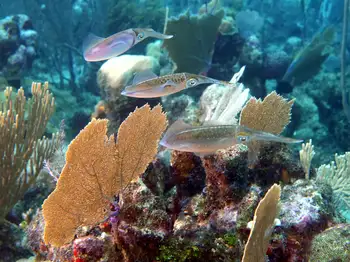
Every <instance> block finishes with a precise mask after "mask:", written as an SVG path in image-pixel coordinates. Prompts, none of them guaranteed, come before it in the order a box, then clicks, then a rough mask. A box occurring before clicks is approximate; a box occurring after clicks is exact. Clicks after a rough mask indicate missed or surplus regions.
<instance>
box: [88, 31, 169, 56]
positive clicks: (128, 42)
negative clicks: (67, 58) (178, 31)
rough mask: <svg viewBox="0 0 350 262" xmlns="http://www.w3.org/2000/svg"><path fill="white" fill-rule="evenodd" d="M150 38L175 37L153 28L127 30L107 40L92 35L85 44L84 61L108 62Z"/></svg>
mask: <svg viewBox="0 0 350 262" xmlns="http://www.w3.org/2000/svg"><path fill="white" fill-rule="evenodd" d="M148 37H154V38H157V39H170V38H172V37H173V36H172V35H165V34H161V33H158V32H156V31H154V30H153V29H151V28H133V29H127V30H124V31H121V32H119V33H116V34H114V35H111V36H109V37H107V38H103V37H98V36H96V35H94V34H92V33H90V34H89V35H88V36H87V37H86V38H85V40H84V43H83V54H84V59H85V60H86V61H89V62H96V61H102V60H107V59H109V58H112V57H115V56H118V55H121V54H123V53H125V52H126V51H128V50H129V49H130V48H132V47H133V46H134V45H136V44H137V43H139V42H141V41H143V40H144V39H146V38H148Z"/></svg>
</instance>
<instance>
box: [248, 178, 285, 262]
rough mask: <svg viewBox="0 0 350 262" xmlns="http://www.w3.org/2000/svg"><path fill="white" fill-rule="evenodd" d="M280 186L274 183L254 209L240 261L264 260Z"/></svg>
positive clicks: (261, 261)
mask: <svg viewBox="0 0 350 262" xmlns="http://www.w3.org/2000/svg"><path fill="white" fill-rule="evenodd" d="M280 196H281V187H280V186H278V185H276V184H274V185H273V186H272V187H271V188H270V189H269V191H267V193H266V195H265V197H264V198H263V199H262V200H261V201H260V202H259V205H258V207H257V208H256V210H255V214H254V221H253V228H252V230H251V231H250V235H249V239H248V242H247V244H246V246H245V249H244V255H243V259H242V262H264V261H265V254H266V250H267V247H268V244H269V241H270V237H271V233H272V231H273V227H274V221H275V218H276V217H277V215H278V212H279V207H278V202H279V199H280Z"/></svg>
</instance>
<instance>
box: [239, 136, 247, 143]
mask: <svg viewBox="0 0 350 262" xmlns="http://www.w3.org/2000/svg"><path fill="white" fill-rule="evenodd" d="M237 140H238V141H239V142H247V140H248V139H247V137H246V136H239V137H237Z"/></svg>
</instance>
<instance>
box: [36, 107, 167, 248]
mask: <svg viewBox="0 0 350 262" xmlns="http://www.w3.org/2000/svg"><path fill="white" fill-rule="evenodd" d="M107 125H108V120H95V119H93V120H92V121H91V122H90V123H89V124H88V125H87V126H86V127H85V128H84V129H83V130H82V131H81V132H80V133H79V135H78V136H77V137H76V138H75V139H74V140H73V141H72V142H71V143H70V145H69V147H68V150H67V153H66V164H65V166H64V168H63V170H62V173H61V175H60V178H59V180H58V182H57V186H56V189H55V190H54V191H53V192H52V193H51V195H50V196H49V197H48V198H47V199H46V200H45V202H44V204H43V216H44V219H45V231H44V240H45V242H46V243H50V244H51V245H53V246H62V245H63V244H65V243H68V242H70V241H71V240H72V239H73V237H74V234H75V231H76V229H77V228H78V227H79V226H83V225H85V226H94V225H96V224H97V223H99V222H102V221H104V220H105V219H106V218H108V217H109V216H110V215H111V213H112V212H111V205H113V204H114V203H115V196H116V195H118V193H120V192H121V191H122V190H123V188H125V186H126V185H128V184H129V183H130V181H131V180H133V179H135V178H137V177H138V176H139V175H140V174H141V173H143V172H144V171H145V169H146V168H147V165H148V164H149V162H151V161H152V160H153V158H154V155H155V154H156V153H157V146H158V141H159V138H160V136H161V134H162V133H163V131H164V130H165V128H166V126H167V120H166V116H165V114H164V113H163V112H162V108H161V106H159V105H158V106H156V107H154V108H153V109H152V110H151V108H150V106H149V105H145V106H143V107H141V108H137V109H136V110H135V111H134V112H133V113H131V114H130V115H129V116H128V118H127V119H126V120H125V121H124V122H123V123H122V124H121V126H120V127H119V131H118V135H117V137H116V139H115V136H114V135H111V136H109V137H107V135H106V133H107ZM116 140H117V141H118V142H117V143H116ZM58 217H59V218H60V219H57V218H58Z"/></svg>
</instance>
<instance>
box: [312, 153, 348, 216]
mask: <svg viewBox="0 0 350 262" xmlns="http://www.w3.org/2000/svg"><path fill="white" fill-rule="evenodd" d="M316 179H317V180H319V181H323V182H325V183H327V184H329V185H330V186H331V187H332V189H333V203H334V205H335V207H336V208H337V209H338V210H339V211H340V212H341V213H342V214H343V215H344V216H345V217H346V218H347V220H350V212H349V209H350V152H346V153H345V155H341V156H338V155H335V162H334V161H332V162H331V163H330V164H329V165H322V166H320V167H319V168H318V170H317V177H316Z"/></svg>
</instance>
